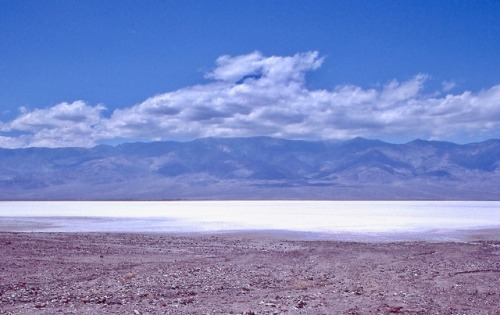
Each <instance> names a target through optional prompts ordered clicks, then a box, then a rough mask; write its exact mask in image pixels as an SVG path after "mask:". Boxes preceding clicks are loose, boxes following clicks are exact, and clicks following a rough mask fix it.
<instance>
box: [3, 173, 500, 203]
mask: <svg viewBox="0 0 500 315" xmlns="http://www.w3.org/2000/svg"><path fill="white" fill-rule="evenodd" d="M497 187H500V178H499V176H497V177H495V180H494V181H492V180H491V179H488V181H487V182H482V181H477V182H474V181H465V182H459V183H457V182H452V181H439V182H436V183H422V182H421V181H418V180H415V181H405V182H394V183H385V184H361V185H360V184H356V183H353V184H352V185H347V184H339V183H335V182H330V183H328V182H312V183H301V182H297V183H289V182H284V181H236V180H216V179H214V180H211V181H207V180H204V181H196V180H190V179H186V178H182V179H179V178H176V179H161V178H150V179H145V180H134V181H128V182H120V183H105V184H97V185H88V184H84V183H72V184H68V185H58V186H49V187H42V188H37V189H29V190H18V189H15V188H9V187H4V188H2V190H1V191H0V199H2V200H212V199H213V200H261V199H266V200H283V199H290V200H498V199H499V198H500V195H499V193H498V192H497Z"/></svg>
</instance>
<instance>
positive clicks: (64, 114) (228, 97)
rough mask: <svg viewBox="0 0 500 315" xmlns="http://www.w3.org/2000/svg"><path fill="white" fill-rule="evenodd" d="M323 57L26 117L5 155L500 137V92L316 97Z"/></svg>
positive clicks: (259, 57)
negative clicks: (127, 102)
mask: <svg viewBox="0 0 500 315" xmlns="http://www.w3.org/2000/svg"><path fill="white" fill-rule="evenodd" d="M322 62H323V58H322V57H321V56H320V55H319V53H318V52H307V53H299V54H295V55H293V56H265V55H263V54H262V53H260V52H252V53H250V54H247V55H241V56H227V55H225V56H221V57H219V58H218V59H217V60H216V62H215V68H214V69H213V70H212V71H210V72H208V73H207V74H206V76H205V77H206V79H208V82H207V83H205V84H198V85H193V86H188V87H185V88H183V89H179V90H175V91H171V92H167V93H164V94H160V95H156V96H153V97H151V98H149V99H147V100H145V101H144V102H142V103H139V104H136V105H133V106H129V107H124V108H120V109H116V110H114V111H113V112H112V113H110V115H109V116H104V111H105V107H104V106H102V105H96V106H92V105H89V104H86V103H85V102H83V101H76V102H73V103H60V104H57V105H54V106H52V107H49V108H44V109H34V110H27V109H23V110H21V111H20V114H19V115H18V117H16V118H15V119H13V120H12V121H8V122H3V123H0V146H3V147H23V146H48V147H56V146H92V145H95V144H97V143H99V142H101V141H104V140H109V139H111V140H112V139H125V140H126V139H142V140H145V141H147V140H152V139H155V140H158V139H163V140H169V139H175V140H189V139H193V138H198V137H207V136H219V137H233V136H256V135H268V136H275V137H284V138H294V139H332V138H351V137H356V136H364V137H369V138H381V139H386V140H387V139H388V140H391V139H400V140H408V141H409V140H412V139H415V138H428V139H431V138H432V139H442V140H452V141H460V139H465V140H467V141H468V140H484V139H486V138H490V137H495V136H496V137H498V136H499V135H500V85H496V86H493V87H491V88H488V89H484V90H482V91H479V92H476V93H473V92H470V91H464V92H462V93H459V94H451V93H449V92H450V90H451V89H453V88H454V85H453V84H452V83H449V82H446V83H443V90H444V91H445V92H447V93H448V94H446V95H442V94H441V93H433V94H428V93H424V86H425V83H426V81H427V80H428V75H426V74H417V75H415V76H414V77H412V78H410V79H409V80H406V81H399V80H392V81H390V82H388V83H387V84H385V85H376V87H372V88H363V87H360V86H355V85H340V86H336V87H335V88H333V89H310V88H308V87H307V84H306V76H305V75H306V73H307V72H309V71H313V70H315V69H317V68H319V67H320V66H321V65H322Z"/></svg>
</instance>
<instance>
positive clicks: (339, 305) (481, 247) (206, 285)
mask: <svg viewBox="0 0 500 315" xmlns="http://www.w3.org/2000/svg"><path fill="white" fill-rule="evenodd" d="M0 248H1V254H0V314H136V315H137V314H351V315H353V314H475V315H476V314H500V302H499V301H500V242H498V241H474V242H461V243H454V242H444V243H431V242H392V243H355V242H339V241H325V240H323V241H321V240H296V239H295V240H294V239H293V238H287V237H282V236H281V235H279V234H277V235H274V236H271V235H267V234H258V233H257V234H252V233H248V234H213V235H206V234H191V235H174V234H117V233H114V234H113V233H111V234H105V233H94V234H93V233H76V234H72V233H14V232H4V233H0Z"/></svg>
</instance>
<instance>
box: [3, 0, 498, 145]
mask: <svg viewBox="0 0 500 315" xmlns="http://www.w3.org/2000/svg"><path fill="white" fill-rule="evenodd" d="M499 34H500V2H499V1H444V0H443V1H425V0H423V1H112V0H110V1H94V0H87V1H69V0H68V1H57V0H53V1H23V0H17V1H7V0H0V147H27V146H48V147H58V146H92V145H95V144H99V143H119V142H121V141H137V140H139V141H152V140H190V139H193V138H198V137H207V136H222V137H231V136H255V135H268V136H276V137H285V138H294V139H309V140H319V139H331V138H339V139H346V138H347V139H348V138H352V137H356V136H363V137H367V138H380V139H383V140H386V141H390V142H406V141H410V140H412V139H415V138H422V139H435V140H447V141H455V142H459V143H464V142H471V141H481V140H485V139H489V138H500V57H499V56H500V35H499Z"/></svg>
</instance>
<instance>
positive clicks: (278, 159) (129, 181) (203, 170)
mask: <svg viewBox="0 0 500 315" xmlns="http://www.w3.org/2000/svg"><path fill="white" fill-rule="evenodd" d="M498 187H500V140H488V141H485V142H481V143H473V144H466V145H458V144H453V143H448V142H435V141H423V140H415V141H412V142H409V143H407V144H400V145H396V144H390V143H386V142H382V141H379V140H367V139H363V138H356V139H352V140H348V141H317V142H311V141H298V140H285V139H276V138H269V137H253V138H204V139H197V140H194V141H191V142H151V143H126V144H121V145H118V146H116V147H112V146H105V145H100V146H96V147H94V148H90V149H85V148H56V149H48V148H27V149H0V199H2V200H32V199H37V200H45V199H56V200H57V199H78V200H83V199H123V200H135V199H146V200H147V199H160V200H161V199H472V200H491V199H496V200H497V199H500V189H499V188H498Z"/></svg>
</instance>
